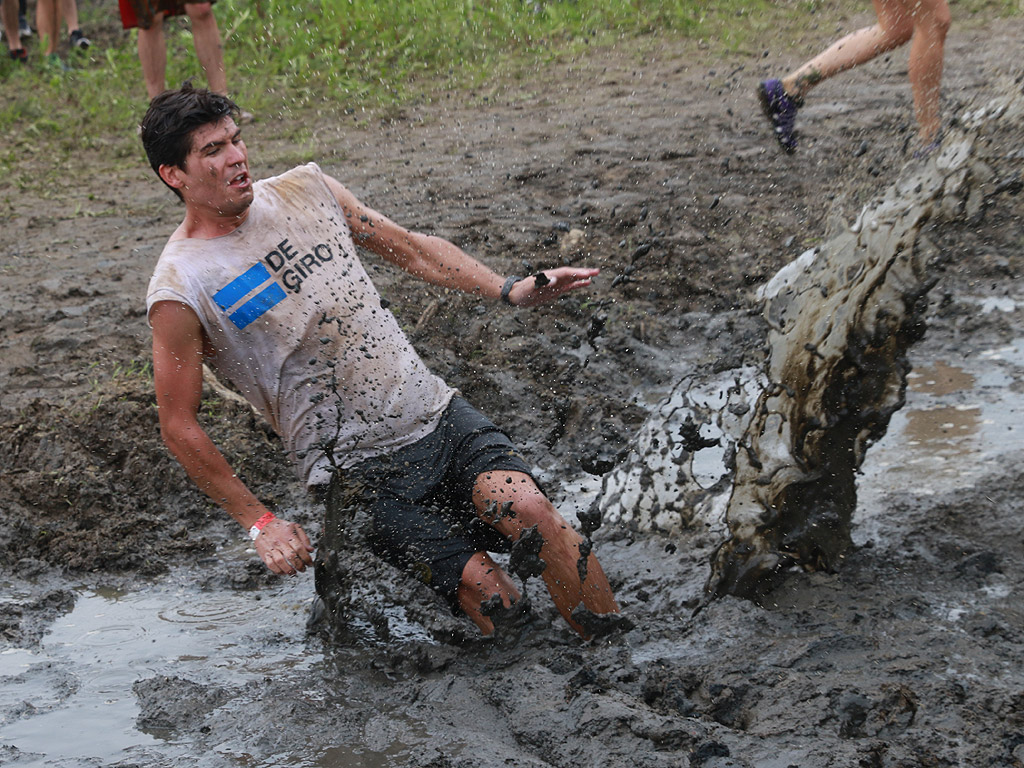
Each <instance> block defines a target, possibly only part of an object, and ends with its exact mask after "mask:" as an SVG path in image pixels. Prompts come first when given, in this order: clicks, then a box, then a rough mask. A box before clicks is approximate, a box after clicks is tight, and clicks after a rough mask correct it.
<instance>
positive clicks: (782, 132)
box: [757, 80, 804, 152]
mask: <svg viewBox="0 0 1024 768" xmlns="http://www.w3.org/2000/svg"><path fill="white" fill-rule="evenodd" d="M757 96H758V98H759V99H760V100H761V110H762V111H763V112H764V114H765V117H767V118H768V119H769V120H770V121H771V123H772V130H774V131H775V138H776V139H777V140H778V142H779V145H780V146H781V147H782V148H783V149H784V150H786V151H787V152H792V151H793V150H795V149H796V131H795V130H794V125H793V124H794V123H795V122H796V112H797V110H798V109H800V107H802V106H803V104H804V102H803V99H800V98H797V97H794V96H790V95H789V94H787V93H786V89H785V88H783V87H782V81H781V80H765V81H764V82H763V83H761V84H760V85H759V86H758V87H757Z"/></svg>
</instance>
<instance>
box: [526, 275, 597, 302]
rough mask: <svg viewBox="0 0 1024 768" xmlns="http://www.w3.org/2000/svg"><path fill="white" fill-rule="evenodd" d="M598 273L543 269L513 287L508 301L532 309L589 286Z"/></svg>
mask: <svg viewBox="0 0 1024 768" xmlns="http://www.w3.org/2000/svg"><path fill="white" fill-rule="evenodd" d="M600 271H601V270H599V269H593V268H589V267H588V268H584V267H558V268H557V269H545V270H544V271H543V272H538V273H537V274H535V275H530V277H524V278H523V279H522V280H520V281H519V282H517V283H516V284H515V285H513V286H512V290H511V291H509V293H508V300H509V302H511V303H512V304H515V305H516V306H517V307H532V306H534V305H536V304H544V303H546V302H549V301H554V300H555V299H557V298H558V297H559V296H561V295H562V294H564V293H568V292H569V291H574V290H576V289H577V288H585V287H586V286H588V285H590V279H591V278H592V277H594V276H595V275H596V274H597V273H598V272H600Z"/></svg>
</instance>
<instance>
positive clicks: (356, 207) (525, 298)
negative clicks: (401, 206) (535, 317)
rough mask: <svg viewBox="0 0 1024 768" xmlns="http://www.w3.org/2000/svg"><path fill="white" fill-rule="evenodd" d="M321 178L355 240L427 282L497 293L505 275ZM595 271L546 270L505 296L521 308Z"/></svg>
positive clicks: (585, 281) (579, 284) (586, 280)
mask: <svg viewBox="0 0 1024 768" xmlns="http://www.w3.org/2000/svg"><path fill="white" fill-rule="evenodd" d="M326 179H327V185H328V186H329V187H330V189H331V191H332V192H333V193H334V196H335V197H336V198H337V200H338V204H339V205H340V206H341V208H342V210H343V211H344V213H345V216H346V218H347V220H348V225H349V228H350V229H351V230H352V236H353V238H354V239H355V241H356V244H358V245H360V246H361V247H363V248H366V249H367V250H368V251H372V252H373V253H376V254H378V255H379V256H381V257H383V258H385V259H387V260H388V261H390V262H391V263H393V264H395V265H397V266H399V267H401V268H402V269H404V270H405V271H406V272H408V273H410V274H412V275H415V276H416V277H418V278H420V279H421V280H425V281H426V282H428V283H432V284H433V285H440V286H442V287H445V288H454V289H456V290H459V291H462V292H464V293H469V294H474V295H477V296H482V297H485V298H489V299H497V298H499V297H500V296H501V289H502V287H503V285H504V284H505V277H503V276H502V275H499V274H497V273H496V272H494V271H493V270H492V269H491V268H490V267H488V266H486V265H485V264H483V263H481V262H479V261H477V260H476V259H474V258H473V257H472V256H470V255H469V254H468V253H466V252H465V251H463V250H462V249H461V248H459V247H458V246H456V245H455V244H453V243H450V242H449V241H447V240H445V239H443V238H440V237H435V236H433V235H425V234H422V233H420V232H411V231H409V230H407V229H405V228H404V227H402V226H400V225H398V224H396V223H395V222H393V221H391V220H390V219H389V218H387V217H386V216H383V215H381V214H379V213H377V212H376V211H375V210H373V209H372V208H368V207H367V206H365V205H363V204H362V203H361V202H359V200H358V199H356V197H355V195H353V194H352V193H351V192H350V191H349V190H348V189H346V188H345V187H344V186H342V184H341V183H340V182H338V181H337V180H336V179H333V178H331V177H329V176H327V177H326ZM598 272H599V270H597V269H593V268H589V267H558V268H556V269H547V270H544V271H543V273H538V274H537V275H531V276H529V277H526V278H524V279H522V280H519V281H518V282H516V283H515V284H514V285H513V286H512V289H511V291H510V292H509V294H508V300H509V302H510V303H511V304H515V305H517V306H527V307H528V306H533V305H535V304H543V303H545V302H549V301H553V300H555V299H557V298H558V297H559V296H561V295H563V294H565V293H567V292H569V291H573V290H575V289H577V288H583V287H585V286H588V285H590V281H591V278H593V277H594V276H595V275H597V273H598Z"/></svg>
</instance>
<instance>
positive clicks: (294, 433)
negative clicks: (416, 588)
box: [141, 84, 618, 636]
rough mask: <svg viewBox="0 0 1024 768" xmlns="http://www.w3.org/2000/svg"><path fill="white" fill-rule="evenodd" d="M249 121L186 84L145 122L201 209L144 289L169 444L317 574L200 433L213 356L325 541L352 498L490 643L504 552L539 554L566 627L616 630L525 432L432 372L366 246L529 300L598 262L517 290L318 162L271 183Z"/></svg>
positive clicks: (247, 521)
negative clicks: (259, 169) (259, 420)
mask: <svg viewBox="0 0 1024 768" xmlns="http://www.w3.org/2000/svg"><path fill="white" fill-rule="evenodd" d="M237 115H238V107H237V106H236V105H235V104H234V103H233V102H232V101H230V100H229V99H227V98H226V97H224V96H221V95H219V94H216V93H211V92H209V91H207V90H200V89H194V88H192V87H191V85H188V84H186V85H185V86H184V87H182V88H181V89H180V90H177V91H167V92H165V93H163V94H161V95H159V96H157V97H156V98H155V99H154V100H153V102H152V104H151V105H150V107H149V110H148V112H147V113H146V116H145V118H144V119H143V122H142V127H141V136H142V142H143V145H144V146H145V149H146V154H147V156H148V158H149V161H150V164H151V165H152V167H153V170H154V171H155V172H156V173H157V175H158V176H159V177H160V179H161V180H162V181H163V182H164V184H166V185H167V186H168V187H170V188H171V189H172V190H173V191H174V193H175V194H177V195H178V197H179V198H180V199H181V200H183V202H184V203H185V217H184V220H183V221H182V223H181V224H180V225H179V226H178V228H177V229H176V230H175V231H174V233H173V234H172V235H171V237H170V239H169V240H168V242H167V245H166V246H165V247H164V250H163V253H162V255H161V257H160V260H159V262H158V264H157V266H156V270H155V272H154V275H153V277H152V280H151V282H150V285H149V293H148V296H147V306H148V310H149V321H150V324H151V327H152V330H153V370H154V380H155V386H156V397H157V403H158V405H159V411H160V429H161V434H162V436H163V439H164V441H165V442H166V444H167V446H168V448H169V449H170V450H171V452H172V453H173V454H174V456H175V457H176V458H177V459H178V461H179V462H181V464H182V466H184V468H185V470H186V471H187V472H188V474H189V476H190V477H191V478H192V479H193V480H194V481H195V482H196V483H197V484H198V486H199V487H200V488H201V489H202V490H203V491H204V492H205V493H207V494H208V495H209V496H210V497H211V498H212V499H213V500H214V501H216V502H217V503H218V504H220V506H222V507H223V508H224V509H225V510H226V511H227V512H228V514H230V515H231V516H232V517H233V518H234V519H235V520H237V521H238V522H239V523H240V524H241V525H242V527H243V528H244V529H245V530H247V531H248V532H249V535H250V536H251V537H252V539H253V540H254V543H255V547H256V551H257V552H258V553H259V556H260V557H261V558H262V560H263V562H264V563H265V564H266V566H267V567H268V568H269V569H270V570H271V571H273V572H274V573H277V574H290V575H294V574H295V573H296V572H298V571H303V570H305V569H306V567H307V566H309V565H312V564H313V559H312V555H311V553H312V552H313V547H312V546H311V545H310V541H309V539H308V537H307V535H306V533H305V531H303V529H302V527H301V526H299V525H298V524H296V523H292V522H288V521H286V520H283V519H281V518H277V517H275V516H274V514H273V512H271V511H270V510H269V509H268V508H267V507H266V506H265V505H264V504H263V503H262V502H260V500H259V499H257V498H256V497H255V496H254V495H253V494H252V492H250V491H249V489H248V488H247V487H246V486H245V484H244V483H243V482H242V481H241V480H240V479H239V478H238V476H237V475H235V473H234V472H233V471H232V470H231V468H230V466H229V465H228V463H227V461H226V460H225V459H224V457H223V456H222V455H221V453H220V452H219V451H218V450H217V448H216V447H215V446H214V444H213V442H212V441H211V440H210V438H209V436H208V435H207V434H206V432H205V431H204V430H203V428H202V427H201V426H200V425H199V422H198V419H197V411H198V408H199V404H200V395H201V389H202V381H203V372H202V366H203V362H204V359H205V360H206V361H207V362H209V363H210V365H211V366H212V367H213V368H214V369H215V370H216V372H217V373H218V375H219V376H221V377H223V378H224V379H226V380H227V381H229V382H231V383H232V384H233V385H234V386H235V387H236V388H237V389H238V391H239V392H241V393H242V394H243V395H244V396H245V397H246V398H247V399H248V400H249V402H250V403H252V404H253V406H254V407H255V408H257V409H258V410H259V412H260V413H261V414H263V416H264V417H265V418H266V419H267V421H268V422H269V423H270V425H271V426H272V427H273V428H274V429H275V430H276V431H277V433H278V434H279V435H281V437H282V439H283V441H284V444H285V447H286V449H287V451H288V452H289V454H291V455H292V456H294V458H295V460H296V462H297V464H298V469H299V471H300V474H301V476H302V478H303V479H304V480H305V482H306V484H307V486H308V487H309V488H310V489H312V490H315V491H318V492H319V493H321V494H322V495H323V497H324V498H326V499H327V521H326V529H325V539H324V540H325V541H327V542H328V543H330V542H331V541H336V540H337V539H338V538H339V535H338V529H339V528H341V527H343V526H344V524H345V522H346V520H347V517H348V515H349V514H350V510H351V507H352V505H353V500H354V501H355V506H361V507H362V508H363V509H366V510H368V511H369V512H370V517H371V519H372V525H371V526H370V530H369V531H368V532H367V539H368V541H369V543H370V545H371V547H372V548H373V551H374V552H375V553H376V554H377V555H378V556H380V557H381V558H382V559H384V560H385V561H386V562H388V563H390V564H392V565H394V566H396V567H398V568H400V569H402V570H404V571H406V572H408V573H411V574H414V575H416V576H418V577H419V578H421V579H422V580H424V581H425V582H426V583H427V584H429V586H430V587H431V588H433V589H434V590H435V591H436V592H437V593H438V594H439V595H441V596H442V597H443V598H445V599H446V600H447V601H448V602H449V604H450V605H451V606H452V607H453V609H461V610H462V611H464V612H465V613H466V615H467V616H469V618H470V619H472V620H473V622H475V623H476V625H477V626H478V627H479V628H480V630H481V631H482V632H483V633H485V634H490V633H491V632H492V631H493V629H494V624H493V623H492V620H491V618H490V617H491V616H494V615H497V614H500V613H501V612H502V610H503V608H504V609H508V608H509V607H510V606H512V605H513V604H515V603H516V601H517V600H519V597H520V595H519V592H518V590H517V589H516V587H515V585H514V584H513V582H512V580H511V579H510V577H509V576H508V575H507V574H506V573H505V572H504V571H503V570H502V569H501V568H499V567H498V566H497V564H496V563H495V562H494V560H493V559H492V558H491V556H490V555H489V554H488V552H494V551H507V550H508V548H509V546H510V544H511V543H512V542H519V541H520V539H522V543H524V544H525V543H526V542H527V541H532V542H536V548H537V550H538V551H539V557H540V561H541V562H540V567H536V568H535V571H539V570H540V568H541V567H542V568H543V572H542V574H541V575H542V578H543V580H544V582H545V584H546V586H547V588H548V591H549V592H550V593H551V596H552V599H553V600H554V603H555V605H556V607H557V608H558V610H559V612H560V613H561V614H562V616H563V617H564V618H565V619H566V621H568V622H569V624H570V625H572V627H573V628H574V629H575V630H576V631H577V632H579V633H580V634H581V635H584V636H587V635H590V634H592V628H593V627H595V626H600V625H601V623H602V622H601V618H600V617H602V616H604V617H605V620H606V622H607V621H611V622H612V623H614V621H615V618H616V617H615V614H617V613H618V606H617V605H616V602H615V598H614V597H613V595H612V592H611V588H610V587H609V585H608V581H607V579H606V577H605V575H604V572H603V571H602V569H601V566H600V564H599V563H598V562H597V559H596V558H595V557H594V555H592V554H589V541H584V540H583V539H582V538H581V537H580V536H579V535H578V534H577V533H576V532H575V531H574V530H572V528H570V527H569V526H568V525H567V524H566V523H565V522H564V520H563V519H562V517H561V516H560V515H559V514H558V512H557V511H556V510H555V508H554V507H553V506H552V504H551V502H550V501H549V500H548V499H547V498H546V497H545V496H544V494H543V493H542V492H541V491H540V490H539V489H538V488H537V485H536V484H535V483H534V481H533V479H532V478H531V477H530V474H529V471H528V468H527V466H526V464H525V463H524V462H523V460H522V459H521V458H520V456H519V455H518V454H517V453H516V451H515V449H514V448H513V447H512V445H511V443H510V441H509V440H508V438H507V437H506V436H505V435H504V434H503V433H502V432H501V431H499V430H498V428H497V427H495V426H494V425H493V424H491V423H490V422H489V421H488V420H487V419H486V418H485V417H484V416H482V415H481V414H480V413H478V412H477V411H476V410H474V409H473V408H472V407H471V406H470V405H469V404H468V403H467V402H466V401H465V400H463V399H462V398H461V397H459V396H458V395H457V393H456V392H455V391H454V390H452V388H451V387H449V386H448V385H447V384H445V383H444V382H443V381H442V380H441V379H439V378H438V377H437V376H435V375H433V374H432V373H431V372H430V371H429V370H427V368H426V366H425V365H424V363H423V362H422V361H421V360H420V358H419V356H418V355H417V354H416V352H415V350H414V349H413V348H412V345H411V344H410V343H409V341H408V340H407V339H406V337H405V335H404V334H403V332H402V330H401V328H400V327H399V325H398V322H397V321H396V319H395V318H394V316H393V315H392V314H391V313H390V312H389V311H388V310H387V309H385V307H384V305H383V304H382V302H381V299H380V296H379V295H378V293H377V291H376V289H375V287H374V286H373V284H372V283H371V282H370V279H369V277H368V276H367V274H366V272H365V270H364V268H363V266H362V264H361V263H360V261H359V258H358V256H357V255H356V249H355V245H354V242H358V243H359V244H360V245H361V246H362V247H364V248H366V249H367V250H369V251H372V252H373V253H376V254H378V255H380V256H381V257H383V258H384V259H386V260H388V261H390V262H391V263H393V264H396V265H397V266H399V267H401V268H402V269H404V270H406V271H407V272H409V273H411V274H412V275H414V276H416V277H418V278H420V279H422V280H424V281H426V282H428V283H432V284H434V285H440V286H444V287H447V288H455V289H458V290H461V291H464V292H466V293H470V294H473V295H477V296H481V297H485V298H490V299H496V300H498V299H500V300H503V301H505V302H507V303H509V304H513V305H517V306H531V305H535V304H540V303H542V302H547V301H552V300H554V299H557V298H558V297H559V296H561V295H562V294H564V293H566V292H568V291H571V290H574V289H576V288H580V287H583V286H586V285H589V284H590V279H591V277H593V276H594V275H595V274H596V273H597V270H595V269H575V268H571V267H561V268H558V269H552V270H547V271H545V272H543V273H541V274H539V275H537V276H534V277H530V278H527V279H519V278H516V277H509V278H507V279H506V278H503V277H501V276H499V275H497V274H495V273H494V272H492V271H491V270H490V269H488V268H487V267H485V266H484V265H483V264H481V263H480V262H478V261H476V260H475V259H473V258H471V257H470V256H468V255H467V254H465V253H464V252H463V251H461V250H460V249H459V248H457V247H456V246H455V245H453V244H451V243H449V242H447V241H445V240H442V239H440V238H437V237H431V236H428V235H423V234H419V233H415V232H409V231H408V230H406V229H404V228H402V227H401V226H399V225H397V224H395V223H394V222H392V221H390V220H388V219H387V218H386V217H384V216H382V215H380V214H379V213H377V212H376V211H374V210H372V209H370V208H368V207H367V206H365V205H364V204H363V203H361V202H360V201H359V200H357V199H356V198H355V197H354V196H353V195H352V193H351V192H350V191H349V190H347V189H346V188H345V187H343V186H342V185H341V184H340V183H338V182H337V181H336V180H335V179H333V178H331V177H329V176H326V175H325V174H324V173H323V172H322V171H321V170H320V168H319V167H318V166H317V165H316V164H314V163H310V164H308V165H304V166H300V167H297V168H294V169H292V170H290V171H288V172H287V173H284V174H282V175H280V176H276V177H274V178H270V179H265V180H263V181H258V182H254V181H253V180H252V178H251V177H250V176H249V172H248V156H247V153H246V147H245V143H244V142H243V141H242V138H241V132H240V131H239V129H238V127H237V125H236V123H235V117H236V116H237ZM332 531H333V536H332ZM538 534H539V535H538ZM581 544H582V545H583V550H582V554H581ZM520 548H521V547H517V549H520ZM324 549H327V547H324V546H321V551H320V552H318V556H317V562H316V567H317V579H316V581H317V591H318V592H321V593H323V592H324V590H323V589H322V588H321V584H322V583H323V584H329V583H330V582H331V579H332V577H331V574H330V573H323V571H325V570H330V568H332V567H334V568H336V567H337V562H338V557H337V553H333V554H334V557H333V558H332V557H331V555H332V552H329V551H328V552H325V551H323V550H324ZM321 576H323V578H321ZM322 596H324V597H325V599H327V603H328V607H329V609H330V608H331V604H330V599H329V597H330V596H327V595H323V594H322ZM574 612H575V615H574Z"/></svg>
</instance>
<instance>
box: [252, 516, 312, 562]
mask: <svg viewBox="0 0 1024 768" xmlns="http://www.w3.org/2000/svg"><path fill="white" fill-rule="evenodd" d="M255 544H256V552H257V554H259V556H260V559H262V560H263V563H264V564H265V565H266V566H267V568H269V569H270V570H271V571H273V572H274V573H276V574H278V575H281V576H284V575H288V576H294V575H295V574H296V573H298V572H299V571H304V570H306V566H307V565H312V564H313V556H312V555H311V554H310V553H311V552H313V546H312V545H311V544H310V543H309V537H308V536H307V535H306V532H305V531H304V530H302V526H301V525H299V524H298V523H289V522H288V521H287V520H282V519H280V518H274V519H273V520H271V521H270V522H269V523H267V524H266V525H265V526H263V530H261V531H260V535H259V536H257V537H256V542H255Z"/></svg>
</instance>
